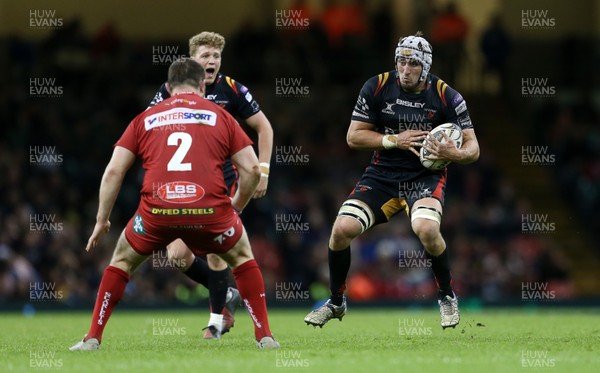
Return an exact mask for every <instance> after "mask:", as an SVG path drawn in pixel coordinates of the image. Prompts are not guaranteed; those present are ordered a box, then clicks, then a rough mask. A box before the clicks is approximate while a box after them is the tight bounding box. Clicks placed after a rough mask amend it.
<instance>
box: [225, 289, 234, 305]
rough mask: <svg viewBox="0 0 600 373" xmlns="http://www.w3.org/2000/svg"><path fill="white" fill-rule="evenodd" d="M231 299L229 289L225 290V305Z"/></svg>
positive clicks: (231, 293) (231, 295)
mask: <svg viewBox="0 0 600 373" xmlns="http://www.w3.org/2000/svg"><path fill="white" fill-rule="evenodd" d="M231 298H233V292H232V291H231V288H227V295H226V296H225V303H227V302H229V301H230V300H231Z"/></svg>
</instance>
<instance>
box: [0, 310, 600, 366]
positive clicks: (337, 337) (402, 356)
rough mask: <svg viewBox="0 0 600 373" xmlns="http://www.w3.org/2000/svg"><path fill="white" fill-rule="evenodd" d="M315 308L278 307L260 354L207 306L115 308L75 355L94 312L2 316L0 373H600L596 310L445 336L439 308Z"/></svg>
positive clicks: (502, 317)
mask: <svg viewBox="0 0 600 373" xmlns="http://www.w3.org/2000/svg"><path fill="white" fill-rule="evenodd" d="M309 309H310V307H307V308H306V309H298V310H272V311H271V312H270V322H271V329H272V331H273V333H274V335H275V337H276V339H278V340H279V341H280V342H281V345H282V349H281V350H277V351H259V350H258V349H257V348H256V346H255V343H254V338H253V337H254V335H253V329H252V325H251V322H250V318H249V317H248V314H247V313H246V312H245V311H243V310H240V311H239V312H238V314H237V320H236V324H235V327H234V328H233V329H232V332H231V333H228V334H226V335H225V336H224V337H223V338H222V339H221V340H219V341H205V340H203V339H202V338H201V330H200V329H201V328H202V327H203V326H204V323H205V322H206V320H207V317H208V315H207V313H206V312H205V310H204V309H202V311H199V312H190V311H185V312H184V311H164V310H161V311H152V310H148V311H143V312H138V311H127V310H122V309H117V310H116V311H115V312H114V313H113V315H112V318H111V319H110V322H109V324H108V326H107V327H106V330H105V333H104V340H103V342H102V348H101V350H100V351H95V352H70V351H68V347H70V346H71V345H73V344H74V343H75V342H77V341H78V340H79V339H80V338H81V337H82V336H83V334H84V333H85V332H86V331H87V328H88V326H89V320H90V314H91V311H90V312H70V313H67V312H63V313H59V312H54V313H45V312H38V313H37V314H35V315H34V316H33V317H25V316H23V315H21V314H18V313H0V356H1V359H0V371H1V372H13V371H15V372H17V371H18V372H21V371H37V372H45V371H59V372H115V371H124V372H219V373H220V372H234V371H238V372H285V371H304V372H485V373H490V372H519V371H525V372H527V371H551V372H572V373H574V372H578V373H579V372H600V317H599V316H600V315H599V312H598V310H597V309H595V310H592V309H587V310H578V309H555V310H549V309H543V310H541V309H540V310H521V309H511V310H507V309H500V310H483V311H481V310H480V311H471V312H469V310H463V312H462V319H461V323H460V325H459V326H458V327H457V328H456V329H446V330H442V328H441V327H440V326H439V316H438V313H437V310H434V309H427V310H413V311H410V310H406V309H401V308H389V309H356V308H355V309H352V308H350V309H349V312H348V314H347V315H346V317H345V318H344V320H343V321H342V322H339V321H338V320H333V321H330V322H329V323H328V324H327V325H326V326H325V327H324V328H323V329H319V328H317V329H314V328H313V327H309V326H307V325H306V324H304V323H303V321H302V319H303V317H304V316H305V314H306V313H307V312H308V311H309Z"/></svg>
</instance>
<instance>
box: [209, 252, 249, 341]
mask: <svg viewBox="0 0 600 373" xmlns="http://www.w3.org/2000/svg"><path fill="white" fill-rule="evenodd" d="M206 261H207V262H208V267H209V271H208V289H209V291H210V297H209V301H210V319H209V320H208V326H207V327H206V328H204V335H203V338H204V339H219V338H220V336H221V334H225V333H227V332H229V330H230V329H231V328H233V325H234V323H235V317H234V314H235V311H236V309H237V308H238V307H239V306H240V305H241V303H242V298H241V297H240V293H239V291H238V290H237V289H236V288H232V287H229V273H230V269H229V267H228V266H227V263H226V262H225V261H224V260H223V259H221V258H220V257H219V256H218V255H216V254H208V255H206Z"/></svg>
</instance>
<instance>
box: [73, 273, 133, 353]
mask: <svg viewBox="0 0 600 373" xmlns="http://www.w3.org/2000/svg"><path fill="white" fill-rule="evenodd" d="M127 281H129V275H128V274H127V273H126V272H125V271H123V270H121V269H119V268H117V267H113V266H108V267H106V269H105V270H104V275H102V281H100V288H99V289H98V296H97V297H96V305H95V306H94V313H93V315H92V325H91V326H90V331H89V332H88V333H87V335H86V336H85V338H84V339H85V340H87V339H88V338H96V339H97V340H98V342H100V341H101V340H102V332H104V327H105V326H106V323H107V322H108V319H109V318H110V314H111V313H112V310H113V308H114V307H115V306H116V305H117V304H118V303H119V301H120V300H121V298H122V297H123V293H124V292H125V286H126V285H127ZM101 313H102V315H101Z"/></svg>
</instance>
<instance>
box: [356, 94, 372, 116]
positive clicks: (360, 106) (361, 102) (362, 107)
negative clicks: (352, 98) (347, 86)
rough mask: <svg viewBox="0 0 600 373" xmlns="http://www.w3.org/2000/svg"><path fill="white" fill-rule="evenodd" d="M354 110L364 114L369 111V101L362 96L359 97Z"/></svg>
mask: <svg viewBox="0 0 600 373" xmlns="http://www.w3.org/2000/svg"><path fill="white" fill-rule="evenodd" d="M354 110H358V111H360V112H363V113H366V112H367V111H369V105H368V104H367V100H366V99H365V98H364V97H362V96H358V100H356V105H355V106H354Z"/></svg>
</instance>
